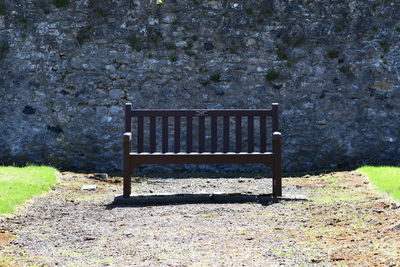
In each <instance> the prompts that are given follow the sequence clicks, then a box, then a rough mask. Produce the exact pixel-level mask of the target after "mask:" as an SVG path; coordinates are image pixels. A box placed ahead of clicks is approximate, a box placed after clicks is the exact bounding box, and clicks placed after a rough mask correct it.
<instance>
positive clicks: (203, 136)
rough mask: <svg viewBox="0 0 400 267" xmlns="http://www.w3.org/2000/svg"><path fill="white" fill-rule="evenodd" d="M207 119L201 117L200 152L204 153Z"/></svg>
mask: <svg viewBox="0 0 400 267" xmlns="http://www.w3.org/2000/svg"><path fill="white" fill-rule="evenodd" d="M204 143H205V118H204V117H199V152H200V153H202V152H204V146H205V144H204Z"/></svg>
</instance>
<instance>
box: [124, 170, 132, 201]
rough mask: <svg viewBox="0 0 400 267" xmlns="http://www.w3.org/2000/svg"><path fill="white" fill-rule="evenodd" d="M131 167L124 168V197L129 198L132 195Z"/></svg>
mask: <svg viewBox="0 0 400 267" xmlns="http://www.w3.org/2000/svg"><path fill="white" fill-rule="evenodd" d="M129 169H130V168H124V198H129V197H130V195H131V184H132V178H131V172H130V171H129Z"/></svg>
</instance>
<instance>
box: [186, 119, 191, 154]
mask: <svg viewBox="0 0 400 267" xmlns="http://www.w3.org/2000/svg"><path fill="white" fill-rule="evenodd" d="M186 152H187V153H190V152H193V117H186Z"/></svg>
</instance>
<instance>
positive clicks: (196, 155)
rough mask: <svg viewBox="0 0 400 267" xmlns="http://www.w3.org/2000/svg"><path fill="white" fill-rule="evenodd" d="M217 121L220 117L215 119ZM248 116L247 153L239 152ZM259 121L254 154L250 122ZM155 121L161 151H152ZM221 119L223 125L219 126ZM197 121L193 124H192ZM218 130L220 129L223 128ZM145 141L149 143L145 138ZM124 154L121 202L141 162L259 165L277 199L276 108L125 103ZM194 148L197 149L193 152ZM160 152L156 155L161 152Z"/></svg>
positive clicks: (278, 150)
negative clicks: (269, 134) (142, 106)
mask: <svg viewBox="0 0 400 267" xmlns="http://www.w3.org/2000/svg"><path fill="white" fill-rule="evenodd" d="M170 117H172V118H173V119H171V120H173V127H169V124H170V123H169V118H170ZM206 117H209V118H208V119H207V120H208V122H209V124H207V126H209V128H210V137H211V138H209V139H211V145H210V148H211V149H208V150H206V147H208V146H206V138H205V137H206V134H205V132H206V124H205V121H206ZM232 117H233V118H234V121H235V146H234V147H235V149H234V151H231V150H230V130H229V126H230V119H231V118H232ZM267 117H271V118H272V131H271V132H272V149H271V150H272V151H267V136H266V119H267ZM145 118H146V122H149V123H148V124H149V136H148V137H146V141H147V140H148V141H149V143H148V145H147V146H146V148H148V151H145V146H144V143H145V136H144V128H145V123H144V122H145ZM147 118H148V119H147ZM218 118H222V119H218ZM243 118H247V151H243V149H242V139H243V138H242V132H243V130H242V120H243ZM132 119H134V123H135V124H136V125H135V126H136V127H135V129H136V132H137V134H136V136H135V143H136V146H135V147H136V150H135V151H134V152H133V151H132V134H133V133H132ZM182 119H184V120H185V122H184V125H185V126H186V128H185V129H186V134H185V135H186V136H185V137H186V142H184V143H185V151H181V145H182V144H181V135H182V134H181V133H182V132H183V131H182V130H183V129H182V127H181V126H182V123H181V121H182ZM256 119H259V126H260V127H259V129H260V132H259V137H260V139H259V148H260V149H259V151H257V152H256V151H254V143H255V142H254V141H255V135H254V128H255V127H254V122H255V121H256ZM157 121H159V122H161V146H159V147H161V149H158V150H157V143H156V142H157V132H156V128H157V127H156V124H157ZM219 121H222V125H218V122H219ZM195 122H196V124H195V126H196V127H193V126H194V123H195ZM218 126H222V129H221V128H220V127H218ZM170 128H171V129H173V131H172V132H173V133H171V134H173V136H174V138H173V139H174V142H173V143H174V144H173V151H170V150H169V146H168V139H169V138H168V137H169V129H170ZM194 129H196V130H198V142H196V143H195V145H197V146H194V145H193V130H194ZM218 129H220V130H222V140H223V142H222V143H223V145H222V151H221V150H219V149H218ZM147 138H148V139H147ZM123 139H124V142H123V144H124V145H123V148H124V149H123V150H124V152H123V153H124V167H123V168H124V194H123V196H124V198H129V197H130V195H131V175H132V173H133V170H134V168H138V167H139V166H140V165H142V164H209V163H217V164H222V163H235V164H242V163H262V164H265V165H266V166H267V167H270V168H271V170H272V178H273V186H272V188H273V189H272V191H273V192H272V193H273V196H274V197H278V196H282V181H281V133H280V132H278V104H277V103H274V104H272V109H253V110H251V109H223V110H207V109H202V110H199V109H190V110H189V109H188V110H156V109H132V104H131V103H127V104H126V105H125V133H124V135H123ZM194 147H195V148H196V150H197V151H194ZM146 150H147V149H146ZM160 150H161V151H160Z"/></svg>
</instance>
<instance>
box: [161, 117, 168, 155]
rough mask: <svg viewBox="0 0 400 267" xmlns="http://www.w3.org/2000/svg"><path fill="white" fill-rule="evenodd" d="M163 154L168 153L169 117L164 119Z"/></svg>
mask: <svg viewBox="0 0 400 267" xmlns="http://www.w3.org/2000/svg"><path fill="white" fill-rule="evenodd" d="M162 152H163V153H166V152H168V117H162Z"/></svg>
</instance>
